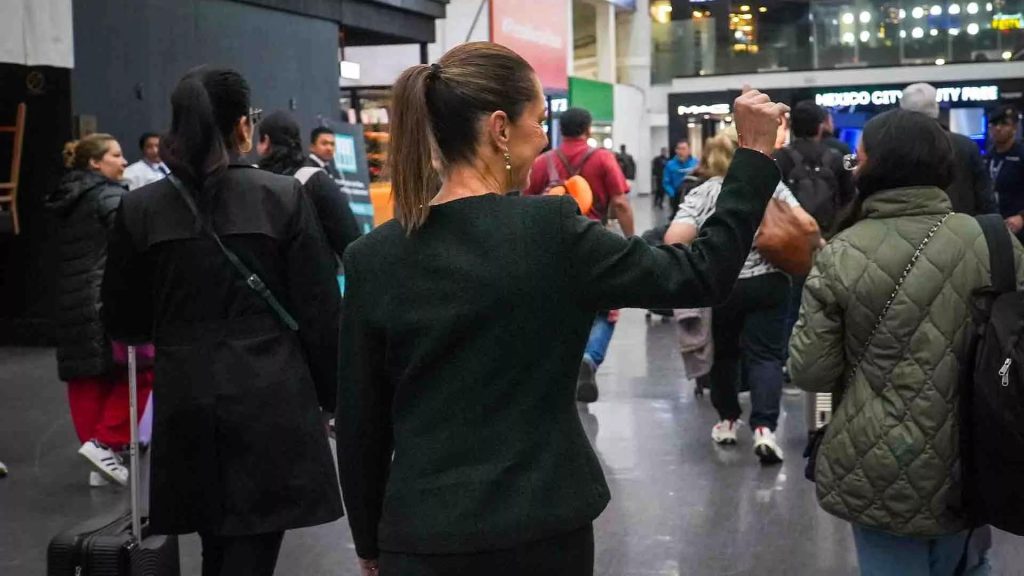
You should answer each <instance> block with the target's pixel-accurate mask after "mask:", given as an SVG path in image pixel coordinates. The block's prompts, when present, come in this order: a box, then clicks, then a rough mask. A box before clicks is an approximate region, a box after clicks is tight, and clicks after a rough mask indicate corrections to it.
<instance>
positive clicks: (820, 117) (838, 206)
mask: <svg viewBox="0 0 1024 576" xmlns="http://www.w3.org/2000/svg"><path fill="white" fill-rule="evenodd" d="M789 116H790V117H789V123H790V133H791V135H792V139H791V141H790V143H789V145H788V146H785V147H784V148H780V149H778V150H777V151H776V152H775V161H776V162H778V164H779V170H781V171H782V181H783V182H784V183H785V184H786V186H787V187H788V188H789V189H790V190H791V191H792V192H793V195H794V196H796V199H797V200H798V201H799V202H800V206H801V207H803V209H804V210H806V211H807V212H808V213H809V214H810V215H811V216H813V217H814V219H815V221H817V222H818V227H819V228H820V229H821V235H822V237H823V238H824V239H825V240H828V239H829V238H831V237H832V236H834V235H835V234H836V232H837V231H838V228H839V224H840V222H841V221H843V219H844V217H845V215H846V214H847V213H848V212H849V210H850V209H851V206H852V204H853V200H854V197H855V196H856V189H855V188H854V185H853V178H852V176H851V174H850V172H849V171H848V170H845V169H844V168H843V158H842V157H841V156H840V155H839V153H838V152H836V151H835V150H833V149H831V148H829V147H828V146H826V145H825V144H823V143H822V142H821V139H822V138H821V137H822V132H823V123H824V121H825V118H826V113H825V110H824V108H822V107H821V106H818V105H817V104H815V103H814V102H813V101H809V100H805V101H803V102H800V103H798V104H797V105H796V106H794V107H793V111H792V112H790V115H789ZM803 288H804V278H803V277H799V276H794V277H792V290H791V291H790V303H789V311H788V313H787V318H786V332H785V340H786V341H787V342H788V341H789V338H790V335H791V334H792V332H793V326H794V325H795V324H796V319H797V314H798V312H799V311H800V298H801V294H802V293H803ZM787 351H788V350H787Z"/></svg>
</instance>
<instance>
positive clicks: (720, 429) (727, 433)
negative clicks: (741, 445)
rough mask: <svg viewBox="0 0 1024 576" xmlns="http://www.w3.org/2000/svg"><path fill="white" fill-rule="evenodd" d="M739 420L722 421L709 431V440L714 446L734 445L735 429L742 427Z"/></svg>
mask: <svg viewBox="0 0 1024 576" xmlns="http://www.w3.org/2000/svg"><path fill="white" fill-rule="evenodd" d="M742 424H743V422H741V421H739V420H722V421H721V422H719V423H718V424H715V427H714V428H712V429H711V439H712V440H714V441H715V443H716V444H723V445H732V444H735V443H736V429H737V428H739V427H740V425H742Z"/></svg>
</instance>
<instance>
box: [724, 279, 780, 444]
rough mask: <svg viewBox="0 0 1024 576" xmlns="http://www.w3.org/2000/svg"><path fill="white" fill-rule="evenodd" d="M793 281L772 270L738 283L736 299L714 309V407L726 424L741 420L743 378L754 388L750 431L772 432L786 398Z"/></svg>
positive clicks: (751, 398)
mask: <svg viewBox="0 0 1024 576" xmlns="http://www.w3.org/2000/svg"><path fill="white" fill-rule="evenodd" d="M788 311H789V277H788V276H786V275H785V274H783V273H782V272H772V273H770V274H763V275H761V276H755V277H753V278H746V279H743V280H739V281H738V282H737V283H736V287H735V288H733V292H732V295H731V296H729V299H728V300H727V301H726V302H725V303H724V304H722V305H721V306H719V307H717V308H715V309H714V313H713V314H712V317H711V332H712V335H713V337H714V339H715V363H714V365H713V367H712V368H711V403H712V404H713V405H714V407H715V409H716V410H717V411H718V415H719V417H720V418H722V419H723V420H737V419H739V417H740V415H741V414H742V412H743V411H742V409H741V408H740V401H739V391H740V387H741V382H740V380H741V378H742V379H743V380H745V381H746V383H747V385H748V387H749V389H750V403H751V414H750V428H751V430H753V429H756V428H758V427H760V426H765V427H767V428H768V429H769V430H772V431H774V430H775V426H776V425H777V424H778V421H779V403H780V402H781V400H782V364H783V358H784V353H785V352H784V351H785V349H786V340H785V331H786V313H787V312H788Z"/></svg>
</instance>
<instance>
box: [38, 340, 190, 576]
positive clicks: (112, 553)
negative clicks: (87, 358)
mask: <svg viewBox="0 0 1024 576" xmlns="http://www.w3.org/2000/svg"><path fill="white" fill-rule="evenodd" d="M136 369H137V366H136V362H135V347H134V346H132V347H129V348H128V371H129V386H130V389H131V390H130V398H131V401H130V405H131V408H130V410H131V430H132V441H131V504H130V509H129V510H128V511H127V512H120V513H115V514H108V515H106V516H101V517H98V518H93V519H91V520H89V521H87V522H84V523H82V524H80V525H78V526H75V527H74V528H72V529H70V530H68V531H66V532H62V533H61V534H58V535H57V536H56V537H54V539H53V540H51V541H50V547H49V549H47V552H46V574H47V576H178V575H180V574H181V566H180V561H179V555H178V538H177V536H150V535H149V525H148V522H147V521H144V520H142V518H141V515H140V512H139V470H140V468H139V422H138V409H137V406H138V382H137V373H136ZM140 535H141V539H140V538H139V536H140Z"/></svg>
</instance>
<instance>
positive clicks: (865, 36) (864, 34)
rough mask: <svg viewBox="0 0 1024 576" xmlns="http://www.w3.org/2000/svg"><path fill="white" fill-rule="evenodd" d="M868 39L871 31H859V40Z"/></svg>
mask: <svg viewBox="0 0 1024 576" xmlns="http://www.w3.org/2000/svg"><path fill="white" fill-rule="evenodd" d="M868 40H871V32H868V31H867V30H864V31H862V32H861V33H860V41H861V42H867V41H868Z"/></svg>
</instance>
